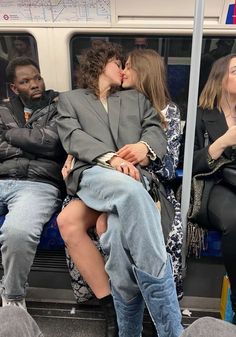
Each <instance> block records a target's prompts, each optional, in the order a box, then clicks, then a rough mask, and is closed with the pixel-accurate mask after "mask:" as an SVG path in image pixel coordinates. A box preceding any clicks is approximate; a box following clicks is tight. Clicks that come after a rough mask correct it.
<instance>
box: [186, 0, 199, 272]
mask: <svg viewBox="0 0 236 337" xmlns="http://www.w3.org/2000/svg"><path fill="white" fill-rule="evenodd" d="M204 5H205V0H196V1H195V13H194V25H193V38H192V51H191V67H190V79H189V94H188V107H187V119H186V123H187V124H186V137H185V150H184V167H183V185H182V197H181V216H182V221H183V235H184V237H183V249H182V258H183V270H185V269H186V232H187V212H188V208H189V201H190V188H191V178H192V163H193V147H194V133H195V132H194V130H195V125H196V114H197V104H198V85H199V73H200V61H201V50H202V31H203V20H204Z"/></svg>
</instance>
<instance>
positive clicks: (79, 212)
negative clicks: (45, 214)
mask: <svg viewBox="0 0 236 337" xmlns="http://www.w3.org/2000/svg"><path fill="white" fill-rule="evenodd" d="M98 214H99V213H97V212H95V211H93V210H90V209H89V208H88V207H87V206H85V205H84V204H83V203H82V202H81V201H74V202H71V203H70V204H69V205H68V206H66V207H65V208H64V209H63V210H62V212H61V213H60V214H59V215H58V217H57V224H58V228H59V230H60V233H61V236H62V238H63V240H64V241H65V243H67V244H68V243H70V242H71V241H74V240H78V239H80V238H81V237H83V235H87V230H88V229H89V228H91V227H92V226H93V225H95V224H96V219H97V217H98Z"/></svg>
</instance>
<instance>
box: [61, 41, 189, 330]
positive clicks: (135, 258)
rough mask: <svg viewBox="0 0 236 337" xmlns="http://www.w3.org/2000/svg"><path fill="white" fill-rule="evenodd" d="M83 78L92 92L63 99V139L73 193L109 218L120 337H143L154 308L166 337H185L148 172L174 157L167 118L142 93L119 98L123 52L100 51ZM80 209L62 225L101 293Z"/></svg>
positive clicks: (73, 208) (104, 240) (106, 244)
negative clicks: (146, 316) (126, 153)
mask: <svg viewBox="0 0 236 337" xmlns="http://www.w3.org/2000/svg"><path fill="white" fill-rule="evenodd" d="M81 70H82V73H83V75H84V77H83V80H84V81H85V82H86V85H87V88H86V89H77V90H74V91H70V92H67V93H62V94H60V98H59V107H58V109H59V118H58V131H59V135H60V138H61V141H62V144H63V146H64V148H65V149H66V151H67V153H69V154H71V155H72V156H73V157H74V165H73V168H72V169H71V170H70V172H69V174H68V176H67V178H66V185H67V191H68V193H69V194H70V195H77V196H78V197H79V198H80V199H81V200H82V201H83V202H84V203H85V205H86V206H88V207H90V208H93V209H95V210H96V211H97V212H106V213H107V217H108V229H107V231H106V232H105V233H103V235H102V236H101V238H100V242H101V245H102V249H103V250H104V252H105V253H106V255H107V256H108V258H107V261H106V266H105V267H106V271H107V273H108V275H109V278H110V282H111V287H112V295H113V299H114V304H115V309H116V314H117V322H118V328H119V336H120V337H128V336H129V337H131V336H132V337H140V335H141V331H142V317H143V310H144V305H145V304H146V306H147V308H148V310H149V312H150V315H151V317H152V320H153V321H154V323H155V326H156V329H157V332H158V334H159V336H160V337H167V336H168V337H179V336H180V335H181V333H182V331H183V327H182V325H181V313H180V309H179V304H178V300H177V295H176V290H175V285H174V280H173V274H172V268H171V263H170V257H169V256H168V254H167V253H166V249H165V243H164V237H163V233H162V228H161V221H160V212H159V209H158V208H157V207H156V204H155V203H154V201H153V199H152V198H151V196H150V194H149V193H148V190H149V189H150V188H149V183H150V181H148V180H147V179H146V177H145V174H146V175H148V174H147V171H146V170H145V168H146V167H147V165H148V164H149V163H150V162H151V161H153V160H155V161H156V163H158V162H159V164H160V165H161V161H162V158H163V156H164V155H165V153H166V139H165V135H164V131H163V129H162V127H161V123H160V118H158V115H157V112H156V110H155V109H154V108H153V107H152V105H151V103H150V102H149V101H148V100H147V99H146V97H145V96H144V95H142V94H141V93H139V92H138V91H136V90H126V91H115V92H114V93H111V89H113V88H116V87H119V86H120V85H121V82H122V76H123V73H122V68H121V61H120V56H119V48H118V47H117V46H115V45H113V44H111V43H108V42H103V43H101V44H98V45H96V46H94V47H93V48H91V49H90V50H88V52H87V53H86V55H85V59H84V61H83V63H82V64H81ZM127 144H132V151H131V157H132V160H130V161H129V160H127V159H124V158H122V157H121V156H119V155H118V154H117V151H118V150H119V149H120V148H122V147H123V146H125V145H127ZM79 203H81V201H80V200H73V201H71V203H69V205H68V206H67V207H65V209H64V210H63V211H62V213H61V215H60V216H59V218H58V224H59V228H60V231H61V234H62V236H63V238H64V240H65V243H66V245H67V247H68V249H69V252H70V255H71V257H72V258H73V259H75V260H76V261H77V256H78V254H80V262H79V261H78V262H79V263H82V264H83V265H80V266H79V269H80V271H81V273H82V274H83V275H84V277H85V279H86V281H87V282H88V283H89V280H88V279H89V276H88V274H89V273H90V280H91V281H92V282H93V284H95V285H96V283H97V279H96V276H97V275H96V273H94V271H95V269H93V267H95V268H96V266H94V259H93V257H92V255H91V252H88V251H83V244H84V231H85V228H84V224H81V222H79V220H80V219H78V218H77V215H78V207H80V206H79V205H80V204H79ZM98 214H99V213H97V217H98ZM95 220H96V216H95ZM93 223H94V222H93ZM90 226H91V225H90ZM86 229H87V228H86ZM91 251H92V249H91ZM83 258H84V259H87V262H86V263H85V261H84V260H83ZM81 260H83V261H82V262H81ZM153 261H155V263H153ZM89 269H90V271H89V273H88V270H89ZM86 272H87V274H86ZM99 272H100V271H99ZM91 286H92V285H91Z"/></svg>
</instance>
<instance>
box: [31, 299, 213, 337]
mask: <svg viewBox="0 0 236 337" xmlns="http://www.w3.org/2000/svg"><path fill="white" fill-rule="evenodd" d="M27 307H28V311H29V313H30V314H31V315H32V316H33V317H34V319H35V320H36V322H37V323H38V325H39V327H40V329H41V330H42V332H43V334H44V336H45V337H95V336H96V337H104V336H105V320H104V316H103V314H102V312H101V309H100V307H99V306H98V305H94V304H93V305H89V304H82V305H76V304H62V303H59V304H57V303H41V302H27ZM203 316H212V317H217V318H219V313H218V312H217V311H200V310H191V317H188V316H183V325H184V326H185V327H187V326H189V325H190V324H191V323H192V322H193V321H195V320H196V319H197V318H199V317H203ZM151 336H153V333H152V326H151V323H150V320H149V317H148V315H147V314H146V313H145V315H144V331H143V337H151Z"/></svg>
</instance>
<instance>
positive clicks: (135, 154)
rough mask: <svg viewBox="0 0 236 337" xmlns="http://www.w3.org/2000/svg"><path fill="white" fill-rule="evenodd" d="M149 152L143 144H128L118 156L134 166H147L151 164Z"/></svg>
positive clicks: (118, 152)
mask: <svg viewBox="0 0 236 337" xmlns="http://www.w3.org/2000/svg"><path fill="white" fill-rule="evenodd" d="M148 151H149V149H148V147H147V146H146V145H145V144H143V143H135V144H127V145H125V146H123V147H122V148H121V149H120V150H119V151H117V155H118V156H119V157H121V158H122V159H124V160H127V161H129V162H130V163H131V164H133V165H136V164H141V165H142V166H146V165H148V164H149V158H148V157H147V154H148Z"/></svg>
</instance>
